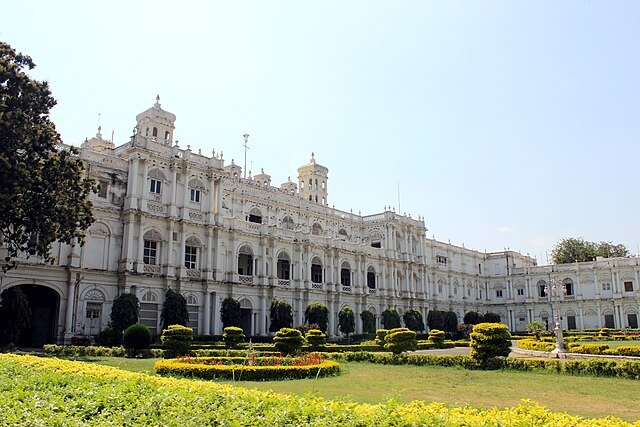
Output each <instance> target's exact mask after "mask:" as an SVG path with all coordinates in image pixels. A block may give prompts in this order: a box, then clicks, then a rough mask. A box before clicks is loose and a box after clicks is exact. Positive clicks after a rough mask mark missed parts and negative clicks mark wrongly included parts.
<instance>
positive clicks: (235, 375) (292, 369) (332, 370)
mask: <svg viewBox="0 0 640 427" xmlns="http://www.w3.org/2000/svg"><path fill="white" fill-rule="evenodd" d="M227 360H228V361H229V362H234V361H235V362H237V364H231V365H225V364H219V365H218V364H204V363H185V362H183V361H179V360H177V359H166V360H159V361H157V362H156V363H155V370H156V373H157V374H158V375H177V376H183V377H194V378H201V379H207V380H211V379H214V378H220V379H232V380H236V381H240V380H242V381H265V380H284V379H303V378H316V377H327V376H332V375H338V374H339V373H340V365H339V364H338V363H337V362H335V361H333V360H325V361H323V362H320V363H319V364H317V365H306V366H296V365H289V366H250V365H246V364H242V363H243V362H245V361H246V359H243V358H227ZM212 361H213V362H215V361H221V362H222V359H220V358H216V359H212Z"/></svg>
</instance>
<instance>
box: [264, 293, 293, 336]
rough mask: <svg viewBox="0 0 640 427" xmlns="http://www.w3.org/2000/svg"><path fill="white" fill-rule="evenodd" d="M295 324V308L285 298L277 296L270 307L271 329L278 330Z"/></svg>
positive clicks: (272, 330) (271, 330)
mask: <svg viewBox="0 0 640 427" xmlns="http://www.w3.org/2000/svg"><path fill="white" fill-rule="evenodd" d="M292 326H293V309H292V308H291V304H289V303H288V302H287V301H285V300H281V299H277V298H275V299H274V300H273V301H271V308H270V309H269V331H270V332H278V331H279V330H280V329H282V328H291V327H292Z"/></svg>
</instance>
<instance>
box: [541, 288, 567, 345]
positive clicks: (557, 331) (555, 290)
mask: <svg viewBox="0 0 640 427" xmlns="http://www.w3.org/2000/svg"><path fill="white" fill-rule="evenodd" d="M549 285H551V288H549ZM549 285H547V286H545V292H547V293H548V292H549V291H551V294H550V296H551V302H552V304H553V302H554V297H555V311H556V315H555V320H556V327H555V328H554V329H553V332H554V333H555V335H556V348H554V349H553V350H552V351H551V354H554V355H556V356H557V355H559V354H560V353H566V352H567V350H566V349H565V348H564V343H563V342H562V339H563V336H562V327H561V326H560V289H562V292H563V293H566V292H567V289H566V288H565V286H564V283H562V282H561V281H559V280H557V279H556V278H555V277H554V278H552V279H551V280H550V281H549Z"/></svg>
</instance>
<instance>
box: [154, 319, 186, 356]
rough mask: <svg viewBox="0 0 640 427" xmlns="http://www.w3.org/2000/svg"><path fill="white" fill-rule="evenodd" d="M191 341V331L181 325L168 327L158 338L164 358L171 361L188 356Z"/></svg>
mask: <svg viewBox="0 0 640 427" xmlns="http://www.w3.org/2000/svg"><path fill="white" fill-rule="evenodd" d="M192 339H193V329H191V328H188V327H186V326H182V325H170V326H169V327H168V328H167V329H164V330H163V331H162V335H161V336H160V341H161V342H162V348H163V349H164V357H165V358H167V359H172V358H174V357H178V356H185V355H187V354H189V351H190V349H191V340H192Z"/></svg>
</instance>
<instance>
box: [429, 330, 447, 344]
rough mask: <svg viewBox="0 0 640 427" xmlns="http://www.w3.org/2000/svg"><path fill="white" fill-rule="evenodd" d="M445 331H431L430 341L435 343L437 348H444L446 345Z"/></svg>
mask: <svg viewBox="0 0 640 427" xmlns="http://www.w3.org/2000/svg"><path fill="white" fill-rule="evenodd" d="M444 339H445V333H444V331H441V330H440V329H432V330H430V331H429V341H431V342H433V344H435V347H436V348H442V346H443V345H444Z"/></svg>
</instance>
